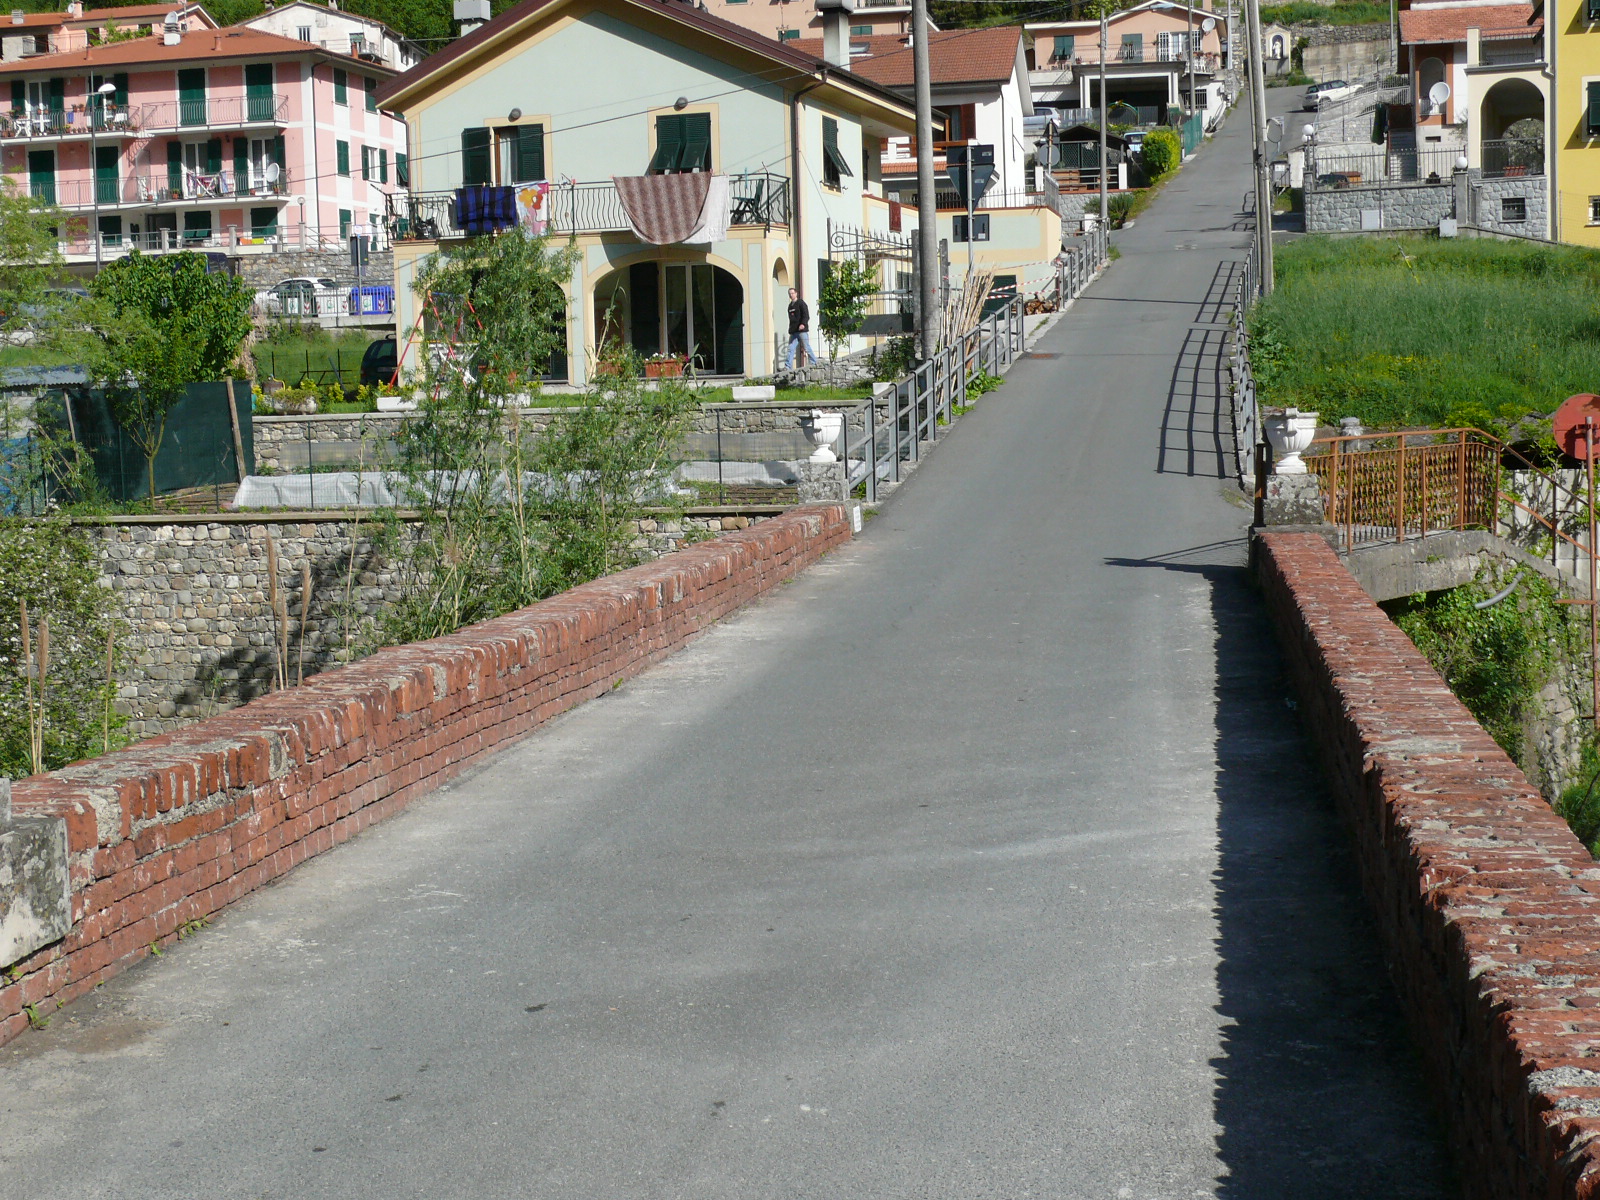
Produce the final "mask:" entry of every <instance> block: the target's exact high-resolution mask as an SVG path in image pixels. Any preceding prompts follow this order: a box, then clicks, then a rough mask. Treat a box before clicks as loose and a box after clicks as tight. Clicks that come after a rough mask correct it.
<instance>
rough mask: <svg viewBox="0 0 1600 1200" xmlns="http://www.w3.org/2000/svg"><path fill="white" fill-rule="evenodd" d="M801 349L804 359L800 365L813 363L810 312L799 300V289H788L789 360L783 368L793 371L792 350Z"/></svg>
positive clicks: (815, 357) (804, 303) (814, 357)
mask: <svg viewBox="0 0 1600 1200" xmlns="http://www.w3.org/2000/svg"><path fill="white" fill-rule="evenodd" d="M796 346H800V347H803V348H804V350H805V357H804V360H803V361H802V363H801V365H802V366H804V365H805V363H807V362H811V363H814V362H816V361H817V356H816V355H815V354H814V353H812V350H811V310H810V309H809V308H807V307H806V302H805V301H804V300H802V299H800V289H799V288H790V289H789V358H788V361H787V362H786V363H785V364H784V366H785V367H786V368H787V369H788V370H791V371H792V370H794V348H795V347H796Z"/></svg>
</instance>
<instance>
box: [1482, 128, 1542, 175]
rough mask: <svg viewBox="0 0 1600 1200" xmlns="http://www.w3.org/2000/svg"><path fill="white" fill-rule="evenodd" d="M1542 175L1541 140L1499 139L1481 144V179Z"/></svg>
mask: <svg viewBox="0 0 1600 1200" xmlns="http://www.w3.org/2000/svg"><path fill="white" fill-rule="evenodd" d="M1543 174H1544V139H1543V138H1500V139H1497V140H1495V141H1488V142H1484V144H1483V177H1484V178H1485V179H1507V178H1511V177H1513V176H1517V175H1543Z"/></svg>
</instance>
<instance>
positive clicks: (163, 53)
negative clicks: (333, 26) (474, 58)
mask: <svg viewBox="0 0 1600 1200" xmlns="http://www.w3.org/2000/svg"><path fill="white" fill-rule="evenodd" d="M304 54H312V55H316V56H317V57H318V58H324V59H326V58H332V59H338V60H341V61H342V60H344V59H346V58H347V57H348V56H347V55H343V54H336V53H334V52H332V51H328V50H323V49H322V48H321V47H318V46H314V45H312V44H310V43H309V42H301V41H297V40H295V39H294V38H286V37H279V36H278V35H277V34H275V33H266V32H263V31H262V30H259V29H249V28H244V27H241V26H227V27H225V28H222V29H197V30H191V31H190V32H188V33H186V34H184V35H183V37H182V38H180V39H179V41H178V44H177V45H176V46H168V45H164V44H163V43H162V40H161V38H160V36H159V35H152V36H151V37H146V38H139V39H137V40H135V41H131V42H114V43H112V44H111V45H109V46H90V47H88V48H87V49H84V50H68V51H66V52H65V53H62V54H40V55H38V56H37V57H34V58H25V59H22V60H21V61H19V62H13V63H6V64H5V65H4V66H0V76H8V75H19V74H23V73H30V74H31V73H33V72H36V71H70V70H81V69H83V68H84V67H112V66H117V67H122V66H127V67H133V66H141V65H143V64H145V63H189V62H194V63H199V62H202V61H203V62H212V61H215V60H216V59H219V58H269V57H284V58H287V57H289V56H291V55H293V56H294V57H299V56H301V55H304ZM361 69H362V70H363V71H365V72H367V73H368V74H370V75H375V76H378V77H379V78H382V77H384V76H387V75H392V74H393V73H394V72H393V71H392V70H391V69H390V68H388V67H384V66H381V65H379V64H377V63H366V62H364V63H362V64H361Z"/></svg>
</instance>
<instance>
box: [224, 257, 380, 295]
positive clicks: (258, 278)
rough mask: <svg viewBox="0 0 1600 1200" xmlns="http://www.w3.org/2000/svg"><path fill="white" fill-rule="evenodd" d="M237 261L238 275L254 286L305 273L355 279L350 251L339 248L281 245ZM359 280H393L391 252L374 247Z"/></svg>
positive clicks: (347, 283)
mask: <svg viewBox="0 0 1600 1200" xmlns="http://www.w3.org/2000/svg"><path fill="white" fill-rule="evenodd" d="M236 261H237V263H238V268H237V271H238V275H239V278H240V279H242V280H244V281H245V282H246V283H247V284H249V285H250V286H251V287H252V288H257V289H259V288H268V287H271V286H272V285H273V284H275V283H278V282H280V281H282V280H285V279H292V278H294V277H296V276H308V277H310V278H312V279H325V278H331V279H333V280H334V281H335V282H337V283H339V284H342V285H344V286H347V287H348V286H350V285H352V284H354V283H355V282H356V270H355V268H354V267H352V266H351V265H350V251H349V250H347V249H344V248H340V249H338V250H296V249H288V248H280V249H278V250H275V251H274V252H273V253H271V254H242V255H240V256H239V258H238V259H237V260H236ZM361 282H363V283H372V284H380V283H381V284H389V283H393V282H394V251H393V250H375V251H373V252H372V253H371V254H369V255H368V256H367V266H366V269H365V271H364V272H363V273H362V279H361Z"/></svg>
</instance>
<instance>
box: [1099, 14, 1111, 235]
mask: <svg viewBox="0 0 1600 1200" xmlns="http://www.w3.org/2000/svg"><path fill="white" fill-rule="evenodd" d="M1108 3H1110V0H1100V231H1101V232H1102V233H1103V234H1104V235H1105V237H1106V240H1107V242H1108V244H1109V242H1110V239H1111V203H1110V199H1109V197H1108V195H1107V193H1108V191H1109V190H1110V189H1108V188H1107V187H1106V40H1107V38H1108V36H1109V35H1108V34H1107V33H1106V5H1107V4H1108Z"/></svg>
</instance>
